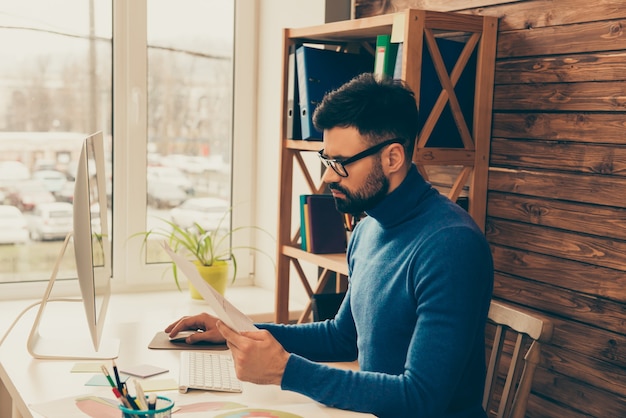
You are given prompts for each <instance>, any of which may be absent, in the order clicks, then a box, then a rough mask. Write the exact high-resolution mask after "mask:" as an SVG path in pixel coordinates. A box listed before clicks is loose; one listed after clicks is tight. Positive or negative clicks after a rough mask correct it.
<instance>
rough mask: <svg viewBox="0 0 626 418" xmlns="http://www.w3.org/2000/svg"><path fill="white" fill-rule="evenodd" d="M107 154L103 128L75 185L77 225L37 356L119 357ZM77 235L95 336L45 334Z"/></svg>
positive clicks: (86, 146)
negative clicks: (111, 326) (109, 335)
mask: <svg viewBox="0 0 626 418" xmlns="http://www.w3.org/2000/svg"><path fill="white" fill-rule="evenodd" d="M104 155H105V152H104V140H103V135H102V132H97V133H95V134H93V135H90V136H88V137H87V138H85V140H84V141H83V144H82V148H81V153H80V158H79V160H78V169H77V173H76V183H75V186H74V215H73V218H74V230H73V232H72V233H71V234H69V235H68V236H67V237H66V239H65V242H64V244H63V248H62V249H61V252H60V254H59V256H58V259H57V263H56V265H55V267H54V269H53V272H52V275H51V277H50V281H49V283H48V287H47V289H46V292H45V293H44V296H43V298H42V301H41V305H40V307H39V313H38V314H37V317H36V319H35V322H34V324H33V328H32V330H31V333H30V336H29V339H28V344H27V347H28V351H29V352H30V353H31V355H32V356H33V357H35V358H48V359H56V358H64V359H107V358H115V357H117V354H118V349H119V340H114V339H107V340H103V338H102V331H103V326H104V320H105V317H106V312H107V309H108V304H109V298H110V296H111V245H110V229H109V208H108V199H107V194H106V179H107V176H106V172H105V156H104ZM71 237H73V239H74V255H75V259H76V273H77V276H78V284H79V287H80V293H81V296H82V297H81V298H80V299H77V301H81V302H82V303H83V305H84V311H85V317H86V319H87V325H88V329H89V336H87V335H78V336H76V335H75V334H74V335H72V338H68V337H63V338H59V339H55V338H43V337H42V336H41V335H40V334H39V324H40V322H41V317H42V314H43V311H44V308H45V305H46V303H47V302H48V300H49V298H50V293H51V291H52V287H53V285H54V282H55V280H56V274H57V271H58V266H59V263H60V260H61V259H62V258H63V255H64V253H65V249H66V248H67V245H68V242H69V241H70V238H71ZM81 337H84V338H81Z"/></svg>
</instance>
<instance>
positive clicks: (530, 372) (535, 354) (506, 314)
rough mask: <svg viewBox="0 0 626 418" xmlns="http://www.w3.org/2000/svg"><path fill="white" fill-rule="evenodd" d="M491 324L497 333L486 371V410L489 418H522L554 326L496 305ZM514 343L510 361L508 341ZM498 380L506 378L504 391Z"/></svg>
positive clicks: (523, 313)
mask: <svg viewBox="0 0 626 418" xmlns="http://www.w3.org/2000/svg"><path fill="white" fill-rule="evenodd" d="M489 322H490V323H492V324H493V325H494V326H495V331H494V335H493V345H492V346H491V352H490V355H489V362H488V367H487V378H486V380H485V392H484V396H483V408H484V409H485V411H487V416H489V417H497V418H523V417H524V414H525V413H526V406H527V404H528V397H529V396H530V389H531V386H532V380H533V376H534V374H535V369H536V367H537V364H538V363H539V360H540V357H541V343H545V342H548V341H550V339H551V338H552V323H551V322H550V321H549V320H547V319H545V318H542V317H539V316H535V315H532V314H530V313H527V312H522V311H521V310H519V309H517V308H515V307H513V306H510V305H506V304H504V303H502V302H497V301H492V302H491V306H490V308H489ZM507 336H508V337H507ZM511 340H513V343H512V344H513V347H512V350H511V352H510V357H509V354H508V353H509V347H510V346H511V344H509V343H508V342H507V341H511ZM505 352H506V353H507V354H505ZM503 354H505V355H503ZM509 358H510V363H508V367H507V361H508V360H509ZM504 359H506V360H504ZM503 360H504V361H503ZM499 376H503V377H504V386H503V387H502V389H500V386H501V383H500V382H501V381H502V378H500V377H499ZM500 394H501V395H500ZM499 395H500V396H499Z"/></svg>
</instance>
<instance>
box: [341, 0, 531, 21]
mask: <svg viewBox="0 0 626 418" xmlns="http://www.w3.org/2000/svg"><path fill="white" fill-rule="evenodd" d="M519 1H524V0H446V1H441V0H391V1H381V0H355V1H354V2H353V3H354V6H353V7H354V16H355V17H356V18H360V17H367V16H374V15H379V14H386V13H394V12H396V11H400V10H404V9H407V8H413V9H421V10H433V11H439V12H452V11H458V10H464V9H473V8H477V7H486V6H491V5H494V4H502V3H515V2H519Z"/></svg>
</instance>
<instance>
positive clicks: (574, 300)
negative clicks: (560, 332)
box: [493, 273, 626, 363]
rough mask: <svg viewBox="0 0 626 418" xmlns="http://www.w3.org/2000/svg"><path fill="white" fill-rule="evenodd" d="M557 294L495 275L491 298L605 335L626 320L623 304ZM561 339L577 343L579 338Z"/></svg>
mask: <svg viewBox="0 0 626 418" xmlns="http://www.w3.org/2000/svg"><path fill="white" fill-rule="evenodd" d="M556 290H557V289H556V288H553V287H551V286H547V285H544V284H540V283H536V282H533V281H528V280H523V279H518V278H516V277H513V276H508V275H504V274H502V273H496V274H495V280H494V293H493V294H494V297H496V298H498V299H504V300H506V301H507V302H514V303H518V304H521V305H525V306H528V307H532V308H534V309H537V310H541V311H542V312H543V313H544V314H545V315H548V314H550V315H554V316H561V317H563V316H565V315H566V316H567V318H568V320H569V321H571V320H572V319H575V320H578V321H580V323H581V324H585V325H586V328H590V329H593V328H599V329H604V330H605V332H609V331H607V330H619V329H621V327H622V324H623V323H624V321H625V320H626V313H625V312H624V309H623V304H622V303H619V302H614V301H610V300H608V299H601V298H597V297H593V296H588V295H584V294H581V293H576V292H572V291H568V290H559V292H557V291H556ZM555 327H556V325H555ZM612 334H614V332H613V333H612ZM564 337H565V338H570V339H572V338H574V339H577V340H580V335H578V336H564ZM562 338H563V336H562ZM600 341H603V340H600ZM579 343H580V341H579ZM551 344H552V343H551ZM594 344H598V343H597V342H596V343H594ZM572 348H574V351H577V352H580V350H579V349H576V348H575V346H573V347H572ZM603 348H604V347H603ZM587 355H588V356H592V357H594V358H601V357H602V356H601V353H600V352H599V351H596V352H593V353H587ZM604 360H609V361H611V362H613V363H614V362H615V361H616V360H610V359H606V358H605V359H604Z"/></svg>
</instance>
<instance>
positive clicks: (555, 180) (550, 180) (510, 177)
mask: <svg viewBox="0 0 626 418" xmlns="http://www.w3.org/2000/svg"><path fill="white" fill-rule="evenodd" d="M489 190H495V191H500V192H508V193H519V194H525V195H529V196H537V197H546V198H552V199H562V200H570V201H574V202H582V203H594V204H598V205H606V206H614V207H620V208H626V193H621V192H620V191H621V190H626V181H625V179H624V178H622V177H615V176H603V175H593V174H571V173H558V172H552V171H530V170H511V169H505V168H494V167H492V168H490V169H489Z"/></svg>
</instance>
